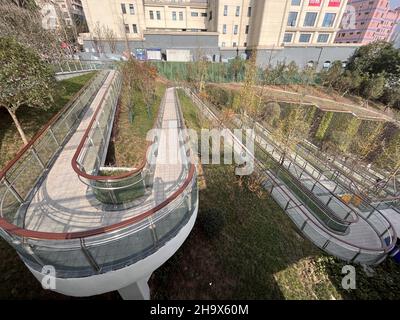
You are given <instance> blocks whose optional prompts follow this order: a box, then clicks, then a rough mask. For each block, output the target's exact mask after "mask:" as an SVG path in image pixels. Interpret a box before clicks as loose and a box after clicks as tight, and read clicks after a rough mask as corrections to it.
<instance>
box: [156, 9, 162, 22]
mask: <svg viewBox="0 0 400 320" xmlns="http://www.w3.org/2000/svg"><path fill="white" fill-rule="evenodd" d="M156 14H157V20H161V11H157V12H156Z"/></svg>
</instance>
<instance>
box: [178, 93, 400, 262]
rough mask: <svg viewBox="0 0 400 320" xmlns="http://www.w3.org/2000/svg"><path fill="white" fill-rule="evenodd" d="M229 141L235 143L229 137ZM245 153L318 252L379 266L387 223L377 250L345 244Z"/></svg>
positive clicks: (387, 244) (213, 115)
mask: <svg viewBox="0 0 400 320" xmlns="http://www.w3.org/2000/svg"><path fill="white" fill-rule="evenodd" d="M185 92H186V94H187V95H188V96H189V97H191V98H192V99H193V101H194V103H195V104H196V105H197V106H198V107H199V109H200V110H201V112H203V113H204V114H205V115H206V116H207V117H209V118H210V119H211V120H213V121H217V122H218V123H219V124H220V125H221V126H223V127H226V126H225V124H224V123H222V122H221V121H220V120H219V117H218V111H217V110H216V108H213V107H212V106H210V105H208V104H206V103H204V102H203V101H202V100H201V99H200V98H199V97H198V96H197V95H196V94H195V93H194V92H192V91H191V90H189V89H187V88H186V89H185ZM232 139H234V140H237V138H236V137H235V136H234V135H233V133H232ZM237 143H239V144H241V145H242V148H243V149H246V147H245V146H244V145H243V144H242V143H241V142H240V141H238V140H237ZM247 153H248V155H250V156H252V158H253V160H254V163H255V169H256V171H257V174H258V175H259V178H260V180H261V181H265V182H264V183H263V187H264V188H265V189H266V190H268V192H269V193H270V194H271V196H272V197H273V199H274V200H275V201H276V202H277V203H278V204H279V206H280V207H281V208H282V209H283V210H284V211H285V212H286V213H287V215H288V216H289V217H290V218H291V220H292V221H293V222H294V223H295V224H296V226H297V227H298V228H299V229H300V230H301V232H302V233H303V234H304V235H305V236H306V237H307V238H309V239H310V240H311V241H312V242H313V243H314V244H315V245H317V246H318V247H319V248H321V249H322V250H324V251H326V252H328V253H330V254H332V255H334V256H336V257H339V258H341V259H343V260H345V261H350V262H354V263H363V264H370V265H375V264H379V263H380V262H382V261H383V260H384V259H385V257H386V256H387V254H388V253H389V252H390V251H391V250H392V249H393V247H394V245H395V243H396V240H397V235H396V232H395V230H394V229H393V227H392V226H391V225H390V223H389V224H387V221H386V220H384V221H380V222H382V224H381V225H379V226H377V227H376V228H375V232H376V233H377V235H378V236H379V239H380V240H381V243H382V246H381V247H380V248H379V247H377V248H369V247H364V246H360V245H356V244H354V243H351V242H350V241H347V240H345V237H340V236H339V235H337V234H335V233H332V232H330V231H329V229H327V228H324V227H322V225H321V224H319V223H318V222H316V221H315V217H314V215H313V213H312V212H311V210H310V208H307V207H306V206H305V205H304V204H303V202H302V200H301V199H299V198H298V197H296V196H295V195H294V194H293V193H292V191H291V190H290V188H289V187H288V186H287V185H286V184H285V183H284V182H283V181H282V180H280V179H279V178H278V177H277V176H275V175H274V174H273V172H272V171H270V170H269V168H268V166H267V167H266V166H264V164H263V163H262V162H261V161H259V160H258V159H257V158H256V157H255V156H254V155H252V154H251V153H250V151H248V150H247ZM369 215H371V216H370V217H368V216H366V217H365V218H366V219H370V218H371V217H372V216H374V217H376V211H375V210H374V211H372V212H370V213H369Z"/></svg>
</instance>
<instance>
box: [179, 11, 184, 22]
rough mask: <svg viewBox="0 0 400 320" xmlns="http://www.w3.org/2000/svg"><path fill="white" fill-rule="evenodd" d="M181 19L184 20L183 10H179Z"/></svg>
mask: <svg viewBox="0 0 400 320" xmlns="http://www.w3.org/2000/svg"><path fill="white" fill-rule="evenodd" d="M179 20H180V21H183V11H179Z"/></svg>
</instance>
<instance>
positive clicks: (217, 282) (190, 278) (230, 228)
mask: <svg viewBox="0 0 400 320" xmlns="http://www.w3.org/2000/svg"><path fill="white" fill-rule="evenodd" d="M205 176H206V184H207V188H206V189H205V190H202V191H201V192H200V210H199V216H200V215H202V214H203V213H204V212H206V211H209V210H216V209H218V210H221V211H222V212H223V213H224V215H225V217H226V221H227V222H226V224H225V226H224V228H223V230H222V232H221V233H220V234H219V235H218V236H217V237H216V238H212V239H210V238H207V236H206V235H205V234H204V232H203V231H202V228H201V226H200V225H199V223H198V222H197V223H196V225H195V227H194V229H193V231H192V233H191V234H190V236H189V238H188V239H187V241H186V242H185V243H184V245H183V246H182V247H181V249H180V250H179V251H178V252H177V253H176V254H175V255H174V256H173V257H172V258H171V259H170V260H169V261H168V262H167V263H166V264H165V265H163V266H162V267H161V268H160V269H158V270H157V271H156V272H155V273H154V275H153V277H152V278H151V282H150V284H151V288H152V290H153V291H152V293H153V298H154V299H285V295H284V293H283V292H282V290H281V287H280V285H279V284H278V283H277V281H276V278H275V275H276V274H277V273H278V272H280V271H281V270H285V269H286V268H287V267H288V266H291V265H292V264H294V263H296V262H297V261H299V260H301V259H303V258H305V257H309V256H310V255H311V256H312V255H316V254H319V251H317V250H315V248H314V247H313V246H312V245H311V244H310V243H309V242H308V241H306V240H304V239H303V238H301V237H300V236H299V235H298V234H297V232H296V230H295V229H294V226H293V225H292V223H291V221H290V220H289V219H288V218H287V217H286V216H285V215H284V214H283V212H282V210H281V209H280V208H279V207H278V205H277V204H276V203H275V202H274V201H273V200H272V199H271V198H261V199H260V198H259V197H257V196H256V194H255V193H253V192H252V191H250V190H249V189H248V188H247V186H243V185H240V183H239V182H238V180H237V178H236V177H235V175H234V168H233V167H231V166H206V167H205Z"/></svg>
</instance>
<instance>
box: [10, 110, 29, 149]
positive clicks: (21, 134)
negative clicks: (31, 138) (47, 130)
mask: <svg viewBox="0 0 400 320" xmlns="http://www.w3.org/2000/svg"><path fill="white" fill-rule="evenodd" d="M6 109H7V111H8V113H9V114H10V116H11V118H12V119H13V121H14V123H15V126H16V127H17V130H18V133H19V134H20V136H21V138H22V141H23V142H24V145H27V144H28V139H27V138H26V135H25V132H24V130H22V127H21V123H20V122H19V120H18V118H17V115H16V114H15V111H12V110H11V109H10V108H6Z"/></svg>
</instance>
